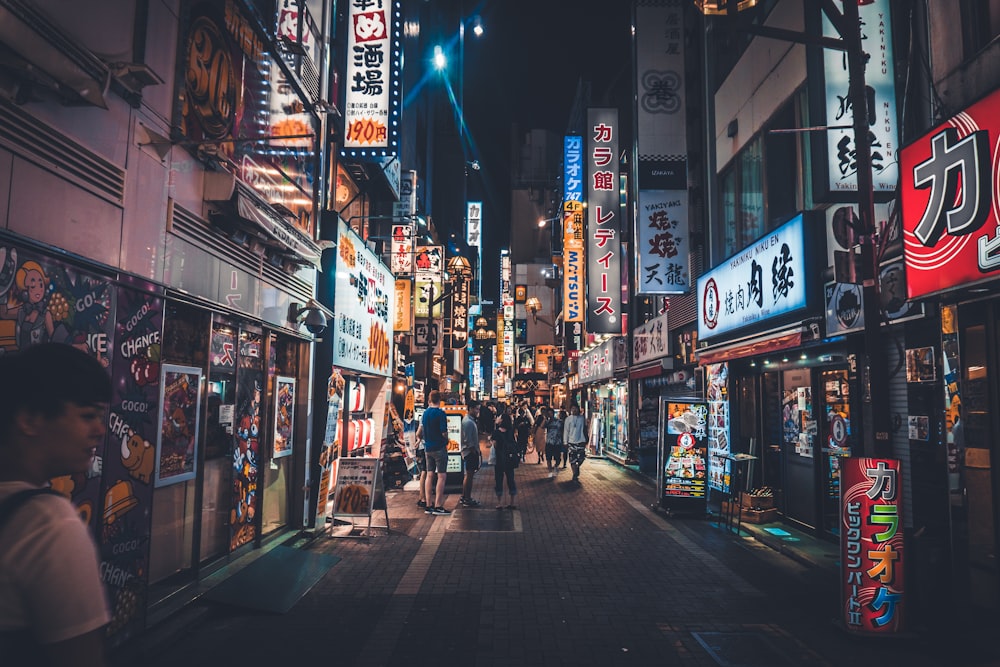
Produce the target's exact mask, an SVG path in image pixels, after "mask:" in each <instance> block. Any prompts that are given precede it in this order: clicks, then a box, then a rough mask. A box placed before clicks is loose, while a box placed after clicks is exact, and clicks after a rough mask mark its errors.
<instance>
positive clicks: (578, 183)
mask: <svg viewBox="0 0 1000 667" xmlns="http://www.w3.org/2000/svg"><path fill="white" fill-rule="evenodd" d="M583 176H584V173H583V137H578V136H574V135H567V136H565V137H563V202H573V201H575V202H582V201H583Z"/></svg>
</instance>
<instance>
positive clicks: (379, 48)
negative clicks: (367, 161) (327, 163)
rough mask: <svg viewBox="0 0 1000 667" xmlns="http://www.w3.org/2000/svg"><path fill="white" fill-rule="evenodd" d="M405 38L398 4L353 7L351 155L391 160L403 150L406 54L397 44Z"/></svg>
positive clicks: (362, 1)
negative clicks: (401, 130)
mask: <svg viewBox="0 0 1000 667" xmlns="http://www.w3.org/2000/svg"><path fill="white" fill-rule="evenodd" d="M399 35H400V20H399V12H398V0H383V1H382V2H378V3H375V2H368V1H367V0H351V1H350V2H348V3H347V53H348V58H347V71H346V73H345V76H344V84H345V86H346V91H345V96H344V99H345V104H344V145H343V148H342V152H343V153H344V154H346V155H350V156H352V157H353V156H360V157H385V156H387V155H392V154H395V153H396V152H397V147H398V146H399V129H398V125H399V124H398V120H399V106H400V101H401V100H400V92H401V91H400V88H401V81H400V77H401V74H400V71H401V64H402V63H401V60H402V53H401V51H400V50H399V48H398V47H397V46H394V45H396V44H399V43H400V41H399ZM394 73H395V74H394ZM359 149H360V150H359Z"/></svg>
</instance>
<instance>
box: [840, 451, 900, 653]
mask: <svg viewBox="0 0 1000 667" xmlns="http://www.w3.org/2000/svg"><path fill="white" fill-rule="evenodd" d="M841 476H842V478H841V487H840V488H841V493H840V517H841V526H840V530H841V533H840V549H841V586H842V590H843V619H844V623H845V625H846V626H847V629H848V630H850V631H851V632H856V633H859V634H892V633H897V632H900V631H902V629H903V620H904V610H905V607H904V600H905V598H904V590H905V589H904V585H903V572H904V569H905V565H904V559H903V554H904V550H903V517H902V511H901V510H902V502H901V501H902V494H901V491H900V481H901V480H900V474H899V461H896V460H892V459H870V458H848V459H842V460H841Z"/></svg>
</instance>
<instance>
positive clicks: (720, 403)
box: [705, 363, 731, 493]
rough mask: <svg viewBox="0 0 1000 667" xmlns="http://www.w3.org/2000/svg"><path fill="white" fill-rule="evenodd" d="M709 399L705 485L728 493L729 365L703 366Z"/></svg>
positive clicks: (729, 472)
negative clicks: (706, 479)
mask: <svg viewBox="0 0 1000 667" xmlns="http://www.w3.org/2000/svg"><path fill="white" fill-rule="evenodd" d="M705 395H706V396H707V397H708V485H709V487H710V488H712V489H715V490H716V491H721V492H723V493H728V492H729V480H730V474H731V470H730V461H729V459H728V458H727V457H728V456H729V452H730V448H729V364H726V363H721V364H708V365H707V366H705Z"/></svg>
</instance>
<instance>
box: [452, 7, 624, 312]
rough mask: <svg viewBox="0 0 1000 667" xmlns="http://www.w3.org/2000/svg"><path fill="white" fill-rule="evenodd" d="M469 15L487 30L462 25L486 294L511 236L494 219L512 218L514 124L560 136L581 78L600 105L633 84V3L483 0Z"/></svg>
mask: <svg viewBox="0 0 1000 667" xmlns="http://www.w3.org/2000/svg"><path fill="white" fill-rule="evenodd" d="M472 4H473V3H472V0H465V5H466V7H471V6H472ZM477 10H478V11H477ZM466 13H467V15H468V16H473V15H475V14H476V13H478V14H479V16H480V17H481V19H482V23H483V26H484V28H485V32H484V34H483V36H482V37H480V38H475V37H473V35H472V32H471V30H470V31H468V32H467V33H466V65H465V113H466V124H467V126H468V128H469V134H470V138H471V143H472V151H473V154H474V155H475V157H476V158H477V159H478V160H479V161H480V163H481V164H482V169H481V171H480V173H479V174H477V175H476V176H475V177H478V178H480V179H481V182H480V184H479V185H480V187H481V188H482V195H483V199H484V208H485V210H486V221H487V224H486V227H487V228H486V232H485V234H486V235H485V240H486V244H487V245H486V246H485V247H484V249H483V260H484V270H485V272H486V273H485V275H484V285H483V286H484V289H483V295H484V298H490V297H489V296H487V295H489V294H494V293H495V292H496V289H497V288H496V282H497V279H496V278H493V277H491V276H495V275H496V273H497V272H498V271H499V268H498V258H499V254H498V249H499V248H500V247H503V246H505V245H507V243H508V229H509V228H508V227H507V225H506V224H499V223H501V222H503V223H506V220H507V218H508V217H509V214H508V209H509V174H510V154H511V150H512V147H511V141H510V139H511V127H512V125H513V124H517V125H518V127H519V128H520V130H521V131H522V132H523V131H527V130H529V129H533V128H542V129H548V130H552V131H554V132H556V133H557V134H559V135H562V134H564V133H565V131H566V127H567V122H568V120H569V113H570V108H571V106H572V103H573V97H574V95H575V93H576V88H577V83H578V81H579V80H580V78H581V77H582V78H583V79H585V80H588V81H590V82H591V84H592V88H593V99H594V103H595V104H603V103H605V100H604V99H602V98H603V97H604V95H605V94H606V91H608V90H609V89H610V88H612V87H614V88H616V89H617V90H619V91H620V90H621V89H625V90H631V84H630V82H629V77H630V76H631V52H630V23H631V3H630V2H628V0H585V1H583V2H567V1H566V0H483V1H481V2H479V3H478V6H477V7H476V8H471V9H467V10H466ZM619 97H620V95H619ZM625 112H626V111H625V109H622V113H625ZM472 189H474V188H472ZM491 211H492V212H493V214H492V215H491V214H490V213H491ZM497 211H499V214H498V213H497ZM491 223H492V224H491Z"/></svg>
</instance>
